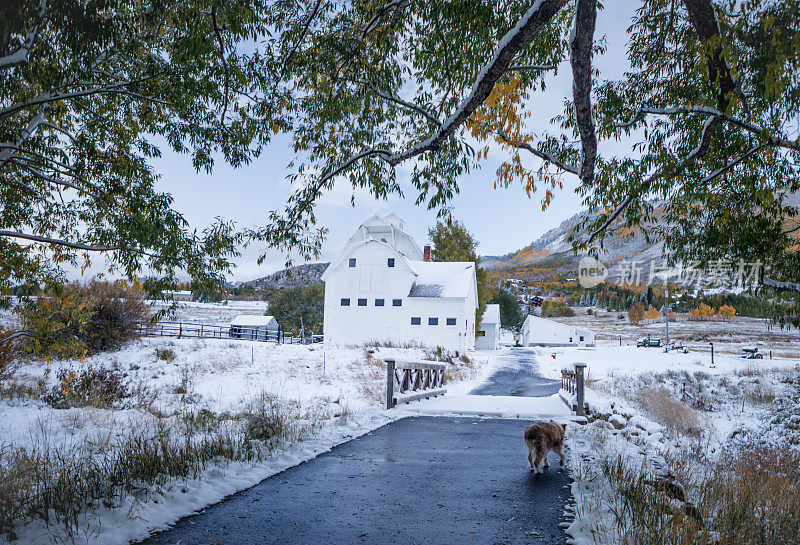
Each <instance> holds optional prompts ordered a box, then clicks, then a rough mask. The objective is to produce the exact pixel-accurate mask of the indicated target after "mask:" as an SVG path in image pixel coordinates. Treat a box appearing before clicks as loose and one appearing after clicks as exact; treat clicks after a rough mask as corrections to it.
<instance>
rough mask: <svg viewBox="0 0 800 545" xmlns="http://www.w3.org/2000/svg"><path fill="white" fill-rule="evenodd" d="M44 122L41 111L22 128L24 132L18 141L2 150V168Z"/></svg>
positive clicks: (0, 158) (0, 154) (0, 161)
mask: <svg viewBox="0 0 800 545" xmlns="http://www.w3.org/2000/svg"><path fill="white" fill-rule="evenodd" d="M44 123H45V120H44V112H39V113H38V114H36V115H35V116H34V117H33V119H31V120H30V121H29V122H28V124H27V125H26V126H25V128H24V129H22V133H21V134H20V136H19V139H18V140H17V141H16V142H14V143H13V144H10V145H8V146H6V147H5V149H3V150H0V169H2V168H3V167H4V166H5V165H6V163H8V160H9V159H11V157H13V156H14V155H15V153H16V152H17V151H19V148H20V147H21V146H22V144H24V143H25V141H26V140H27V139H28V138H30V137H31V135H33V133H34V132H36V129H37V128H39V126H40V125H43V124H44Z"/></svg>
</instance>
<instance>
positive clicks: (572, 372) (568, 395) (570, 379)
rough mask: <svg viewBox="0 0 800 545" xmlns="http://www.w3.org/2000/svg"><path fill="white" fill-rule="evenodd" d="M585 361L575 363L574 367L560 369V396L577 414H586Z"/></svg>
mask: <svg viewBox="0 0 800 545" xmlns="http://www.w3.org/2000/svg"><path fill="white" fill-rule="evenodd" d="M585 369H586V364H585V363H576V364H575V368H574V369H567V368H564V369H562V370H561V393H562V395H561V397H562V399H564V401H565V402H566V403H567V405H569V407H570V409H572V410H573V411H575V414H576V415H578V416H586V405H585V403H586V402H585V398H586V396H585V380H584V379H585V377H584V370H585Z"/></svg>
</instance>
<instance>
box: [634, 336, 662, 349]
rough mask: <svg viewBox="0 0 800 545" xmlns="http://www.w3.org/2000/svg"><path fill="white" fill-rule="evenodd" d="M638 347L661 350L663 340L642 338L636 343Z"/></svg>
mask: <svg viewBox="0 0 800 545" xmlns="http://www.w3.org/2000/svg"><path fill="white" fill-rule="evenodd" d="M636 346H639V347H642V346H643V347H645V348H660V347H661V339H653V338H651V337H642V338H641V339H639V340H638V341H636Z"/></svg>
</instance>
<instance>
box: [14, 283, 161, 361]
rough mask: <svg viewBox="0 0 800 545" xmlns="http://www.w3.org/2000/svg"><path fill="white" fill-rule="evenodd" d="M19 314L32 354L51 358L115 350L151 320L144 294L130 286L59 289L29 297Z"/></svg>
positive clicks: (122, 284) (79, 285)
mask: <svg viewBox="0 0 800 545" xmlns="http://www.w3.org/2000/svg"><path fill="white" fill-rule="evenodd" d="M16 312H17V314H18V315H19V316H20V318H21V320H22V325H23V328H24V329H25V331H27V332H29V333H30V334H31V335H32V340H31V342H28V343H26V345H25V346H26V351H27V353H28V354H30V355H32V356H37V357H43V358H46V359H50V358H76V357H84V356H86V355H88V354H93V353H96V352H100V351H104V350H113V349H115V348H118V347H119V346H121V345H122V344H123V343H125V342H126V341H128V340H131V339H134V338H136V337H137V336H138V330H139V324H140V323H141V322H143V321H145V320H147V319H148V318H149V307H148V306H147V304H146V303H145V302H144V294H143V292H142V291H141V290H139V289H137V288H134V287H130V286H128V285H127V284H126V283H124V282H114V283H107V282H97V281H92V282H91V283H90V284H88V285H81V284H78V283H72V284H67V285H64V286H59V287H56V288H54V289H52V290H50V291H48V292H46V293H43V294H42V295H40V296H39V297H35V298H27V299H24V300H23V301H22V303H21V304H20V305H19V306H18V307H17V309H16Z"/></svg>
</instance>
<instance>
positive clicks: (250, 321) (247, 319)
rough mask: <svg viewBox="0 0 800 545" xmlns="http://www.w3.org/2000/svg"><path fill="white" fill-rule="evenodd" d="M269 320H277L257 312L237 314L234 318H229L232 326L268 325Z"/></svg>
mask: <svg viewBox="0 0 800 545" xmlns="http://www.w3.org/2000/svg"><path fill="white" fill-rule="evenodd" d="M270 322H275V324H277V323H278V322H277V320H275V318H274V317H273V316H260V315H258V314H239V315H238V316H237V317H236V318H234V319H233V320H231V325H232V326H265V325H270Z"/></svg>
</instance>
